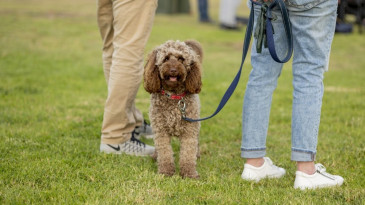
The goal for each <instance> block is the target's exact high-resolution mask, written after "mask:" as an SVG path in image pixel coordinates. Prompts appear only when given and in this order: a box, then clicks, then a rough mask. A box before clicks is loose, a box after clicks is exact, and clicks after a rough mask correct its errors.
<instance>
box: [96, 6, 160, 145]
mask: <svg viewBox="0 0 365 205" xmlns="http://www.w3.org/2000/svg"><path fill="white" fill-rule="evenodd" d="M156 6H157V1H156V0H147V1H145V0H135V1H126V0H115V1H113V5H112V10H113V29H114V36H113V47H114V52H113V54H112V65H111V68H110V73H109V82H108V98H107V100H106V104H105V109H104V120H103V125H102V139H101V140H102V143H109V144H119V143H123V142H126V141H127V140H129V138H130V137H131V132H132V131H133V130H134V128H135V126H136V119H135V114H136V113H135V107H134V99H135V97H136V94H137V91H138V88H139V85H140V82H141V76H142V73H143V65H142V64H143V52H144V47H145V45H146V43H147V40H148V37H149V34H150V31H151V28H152V23H153V19H154V14H155V9H156Z"/></svg>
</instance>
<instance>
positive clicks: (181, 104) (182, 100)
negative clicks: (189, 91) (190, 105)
mask: <svg viewBox="0 0 365 205" xmlns="http://www.w3.org/2000/svg"><path fill="white" fill-rule="evenodd" d="M177 106H178V107H179V110H180V112H181V116H182V118H185V117H186V114H185V108H186V104H185V100H184V98H181V100H179V102H178V103H177Z"/></svg>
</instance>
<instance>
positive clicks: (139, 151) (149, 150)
mask: <svg viewBox="0 0 365 205" xmlns="http://www.w3.org/2000/svg"><path fill="white" fill-rule="evenodd" d="M100 152H105V153H108V154H109V153H112V154H122V153H125V154H128V155H135V156H152V155H153V153H154V152H155V148H154V147H153V146H150V145H146V144H145V143H143V142H141V141H139V140H138V139H136V138H135V137H134V135H132V138H131V139H130V140H128V141H127V142H124V143H122V144H103V143H101V144H100Z"/></svg>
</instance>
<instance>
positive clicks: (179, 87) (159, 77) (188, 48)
mask: <svg viewBox="0 0 365 205" xmlns="http://www.w3.org/2000/svg"><path fill="white" fill-rule="evenodd" d="M202 56H203V50H202V48H201V46H200V44H199V43H198V42H196V41H193V40H189V41H185V42H180V41H167V42H166V43H164V44H162V45H160V46H158V47H157V48H156V49H154V50H153V51H152V52H151V54H149V57H148V62H147V63H146V66H145V71H144V88H145V89H146V91H147V92H149V93H151V106H150V111H149V115H150V119H151V124H152V127H153V130H154V132H155V138H154V141H155V147H156V152H157V163H158V172H159V173H161V174H164V175H166V176H172V175H173V174H174V173H175V164H174V158H173V150H172V147H171V138H172V137H173V136H176V137H178V138H179V140H180V161H179V164H180V175H181V176H182V177H189V178H198V177H199V174H198V172H197V171H196V160H197V156H199V148H198V138H199V131H200V123H199V122H193V123H191V122H187V121H185V120H183V119H182V118H181V112H180V110H179V108H178V102H179V100H176V99H170V98H169V97H167V96H165V95H162V94H161V90H162V89H163V90H164V91H165V92H167V93H170V94H182V93H186V95H185V96H184V101H185V104H186V116H188V117H190V118H199V116H200V101H199V96H198V93H199V92H200V90H201V87H202V82H201V62H202Z"/></svg>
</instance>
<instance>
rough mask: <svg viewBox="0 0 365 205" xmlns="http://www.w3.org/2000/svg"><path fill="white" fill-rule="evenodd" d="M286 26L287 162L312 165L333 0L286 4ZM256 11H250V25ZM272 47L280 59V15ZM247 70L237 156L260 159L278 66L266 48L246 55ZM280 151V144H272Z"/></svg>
mask: <svg viewBox="0 0 365 205" xmlns="http://www.w3.org/2000/svg"><path fill="white" fill-rule="evenodd" d="M286 5H287V9H288V10H289V18H290V21H291V23H292V32H293V43H294V56H293V64H292V70H293V87H294V92H293V108H292V109H293V110H292V122H291V123H292V124H291V125H292V154H291V159H292V160H293V161H314V159H315V155H316V149H317V138H318V128H319V123H320V116H321V107H322V96H323V74H324V72H325V71H326V70H327V69H328V62H329V54H330V50H331V43H332V39H333V36H334V31H335V24H336V15H337V14H336V10H337V0H286ZM259 13H260V6H255V22H256V19H257V16H258V14H259ZM274 13H275V14H276V15H277V16H278V20H276V21H274V22H273V26H274V31H275V35H274V36H275V37H274V40H275V45H276V49H277V51H278V55H279V56H281V58H282V57H283V56H284V55H285V52H286V50H287V45H286V44H287V43H286V36H285V30H284V27H283V24H282V19H281V15H280V11H278V10H276V11H275V12H274ZM251 63H252V67H253V68H252V71H251V73H250V76H249V80H248V83H247V87H246V92H245V98H244V105H243V120H242V146H241V151H242V153H241V155H242V157H244V158H260V157H263V156H265V154H266V136H267V130H268V126H269V116H270V109H271V101H272V94H273V92H274V90H275V88H276V86H277V80H278V78H279V76H280V73H281V70H282V67H283V64H281V63H277V62H275V61H274V60H273V59H272V58H271V56H270V53H269V51H268V49H267V48H265V49H263V50H262V53H257V52H256V41H254V43H253V45H252V51H251ZM278 146H280V145H278Z"/></svg>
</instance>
